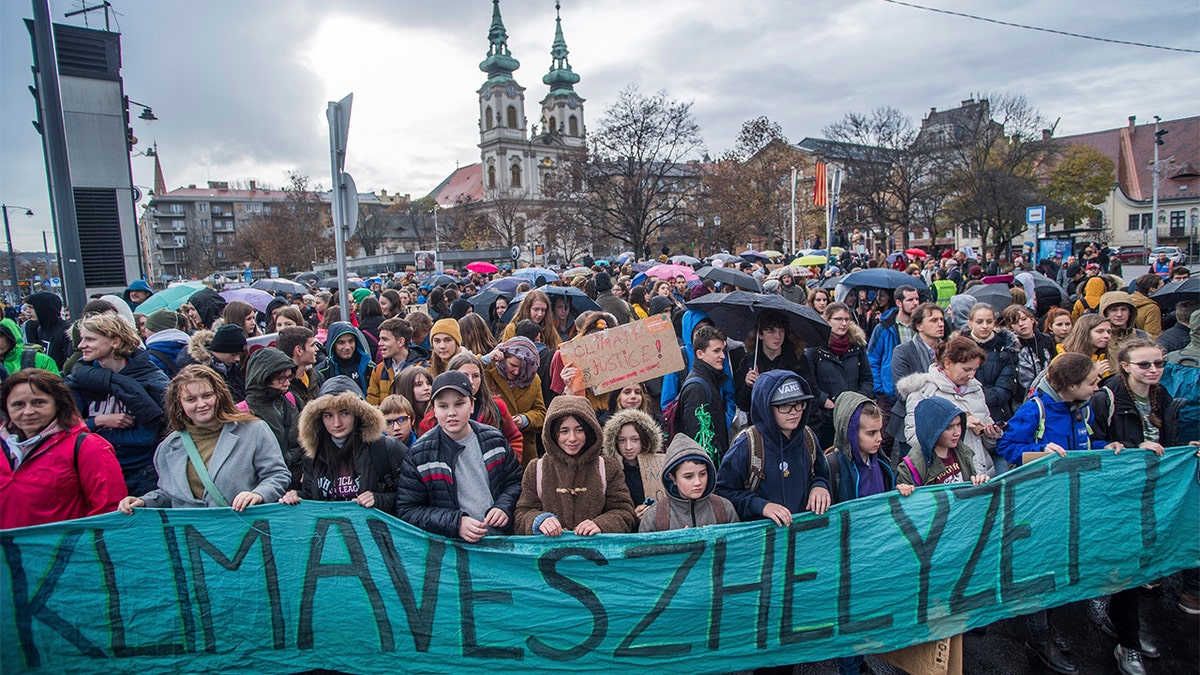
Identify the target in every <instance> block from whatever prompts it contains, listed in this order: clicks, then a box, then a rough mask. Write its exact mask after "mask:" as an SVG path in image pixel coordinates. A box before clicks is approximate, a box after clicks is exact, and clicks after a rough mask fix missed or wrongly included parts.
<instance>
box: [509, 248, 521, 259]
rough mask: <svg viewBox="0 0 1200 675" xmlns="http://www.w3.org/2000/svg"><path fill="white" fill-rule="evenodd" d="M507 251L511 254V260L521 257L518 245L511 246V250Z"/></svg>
mask: <svg viewBox="0 0 1200 675" xmlns="http://www.w3.org/2000/svg"><path fill="white" fill-rule="evenodd" d="M509 253H510V254H511V255H512V259H513V260H516V259H517V258H520V257H521V247H520V246H514V247H512V250H511V251H509Z"/></svg>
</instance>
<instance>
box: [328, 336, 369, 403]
mask: <svg viewBox="0 0 1200 675" xmlns="http://www.w3.org/2000/svg"><path fill="white" fill-rule="evenodd" d="M328 344H329V345H330V347H329V358H327V359H325V364H324V365H322V366H321V367H320V369H319V372H320V373H321V377H322V378H324V379H325V380H326V381H328V380H329V379H331V378H334V377H337V376H338V375H345V376H346V377H349V378H350V379H351V380H354V383H355V384H357V385H358V388H359V389H360V390H361V392H362V394H363V395H364V396H365V395H366V393H367V387H368V386H369V385H370V383H371V374H372V373H373V372H374V370H375V362H374V361H372V360H371V352H370V346H369V345H368V344H367V339H366V338H365V337H364V336H363V334H362V333H361V332H359V330H358V329H357V328H355V327H354V326H352V325H350V324H349V323H347V322H345V321H335V322H334V323H332V324H330V325H329V339H328Z"/></svg>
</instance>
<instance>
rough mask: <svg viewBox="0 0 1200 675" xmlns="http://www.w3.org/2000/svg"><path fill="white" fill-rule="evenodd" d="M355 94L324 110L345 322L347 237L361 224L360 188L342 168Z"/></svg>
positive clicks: (340, 302)
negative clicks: (359, 209)
mask: <svg viewBox="0 0 1200 675" xmlns="http://www.w3.org/2000/svg"><path fill="white" fill-rule="evenodd" d="M353 103H354V94H347V95H346V98H343V99H342V100H340V101H337V102H334V101H330V102H329V106H328V107H327V108H326V110H325V116H326V117H327V118H328V119H329V163H330V169H331V173H332V174H333V200H332V201H333V203H332V204H331V206H332V207H333V241H334V245H335V249H336V252H337V271H338V305H339V310H340V312H341V315H342V321H349V320H350V292H349V290H348V289H347V288H346V277H347V276H348V275H347V274H346V240H348V239H349V238H350V237H352V236H354V229H355V228H356V227H357V226H358V188H357V187H356V186H355V185H354V179H353V178H351V177H350V174H348V173H346V172H345V171H343V169H344V168H345V166H346V138H347V137H348V136H349V134H350V107H351V105H352V104H353Z"/></svg>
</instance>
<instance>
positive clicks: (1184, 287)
mask: <svg viewBox="0 0 1200 675" xmlns="http://www.w3.org/2000/svg"><path fill="white" fill-rule="evenodd" d="M1035 279H1036V277H1035ZM1035 288H1036V286H1035ZM155 297H157V296H150V299H151V300H153V299H154V298H155ZM1150 299H1151V300H1153V301H1155V302H1157V303H1158V305H1159V307H1162V308H1163V310H1164V311H1174V310H1175V305H1176V304H1177V303H1180V302H1182V301H1184V300H1200V277H1189V278H1187V279H1184V280H1183V281H1172V282H1171V283H1169V284H1165V285H1163V287H1162V288H1160V289H1158V290H1157V291H1155V292H1154V294H1153V295H1151V296H1150ZM146 302H149V300H147V301H146ZM143 304H144V303H143ZM138 311H141V307H140V306H139V308H138Z"/></svg>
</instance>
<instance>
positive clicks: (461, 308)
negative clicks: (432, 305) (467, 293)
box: [450, 298, 473, 320]
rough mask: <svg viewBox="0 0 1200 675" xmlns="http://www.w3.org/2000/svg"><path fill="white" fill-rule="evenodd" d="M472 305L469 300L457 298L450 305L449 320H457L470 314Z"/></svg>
mask: <svg viewBox="0 0 1200 675" xmlns="http://www.w3.org/2000/svg"><path fill="white" fill-rule="evenodd" d="M472 308H473V307H472V305H471V302H470V301H469V300H466V299H465V298H459V299H457V300H455V301H454V302H452V303H450V318H452V319H455V320H458V319H461V318H463V317H464V316H466V315H468V314H470V313H471V310H472Z"/></svg>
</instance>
